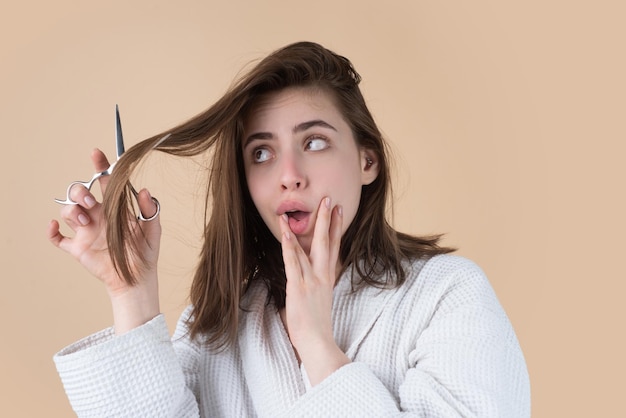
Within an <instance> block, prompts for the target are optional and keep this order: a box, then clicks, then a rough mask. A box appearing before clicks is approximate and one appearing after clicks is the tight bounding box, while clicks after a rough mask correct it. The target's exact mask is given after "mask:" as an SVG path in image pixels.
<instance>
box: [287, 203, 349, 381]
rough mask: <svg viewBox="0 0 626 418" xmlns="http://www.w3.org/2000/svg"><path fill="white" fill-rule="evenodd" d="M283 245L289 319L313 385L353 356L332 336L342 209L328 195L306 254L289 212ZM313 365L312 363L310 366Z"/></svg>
mask: <svg viewBox="0 0 626 418" xmlns="http://www.w3.org/2000/svg"><path fill="white" fill-rule="evenodd" d="M281 218H282V219H281V221H280V225H281V230H282V250H283V260H284V262H285V273H286V275H287V289H286V290H287V297H286V301H285V313H284V321H285V327H286V328H287V332H288V334H289V338H290V340H291V343H292V345H293V346H294V348H295V349H296V351H297V353H298V355H299V357H300V359H301V360H302V362H303V364H304V366H305V368H306V369H307V374H308V377H309V380H310V382H311V384H312V385H316V384H317V383H319V382H321V381H322V380H324V379H325V378H326V377H327V376H328V375H330V374H331V373H333V372H334V371H335V370H337V369H339V368H340V367H341V366H343V365H345V364H347V363H349V362H350V360H349V359H348V358H347V357H346V355H345V354H344V353H343V352H342V351H341V349H339V347H338V346H337V344H336V342H335V339H334V337H333V329H332V318H331V311H332V303H333V288H334V287H335V282H336V280H337V264H338V263H337V261H338V259H339V245H340V242H341V225H342V220H343V219H342V218H343V217H342V209H341V207H340V206H336V207H334V208H333V209H331V201H330V198H328V197H327V198H324V199H323V200H322V202H321V204H320V207H319V209H318V212H317V219H316V221H315V230H314V233H313V240H312V243H311V253H310V254H309V255H307V254H306V253H305V252H304V250H303V249H302V247H301V246H300V244H299V243H298V240H297V239H296V237H295V235H294V234H293V232H291V229H290V228H289V224H288V221H287V219H285V217H284V216H283V217H281ZM307 366H309V367H307Z"/></svg>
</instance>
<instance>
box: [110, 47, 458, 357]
mask: <svg viewBox="0 0 626 418" xmlns="http://www.w3.org/2000/svg"><path fill="white" fill-rule="evenodd" d="M360 81H361V77H360V76H359V74H358V73H357V72H356V71H355V69H354V68H353V66H352V64H351V63H350V61H349V60H348V59H346V58H344V57H342V56H340V55H337V54H335V53H333V52H332V51H329V50H328V49H325V48H324V47H322V46H320V45H318V44H315V43H310V42H300V43H296V44H292V45H289V46H286V47H284V48H282V49H279V50H277V51H275V52H274V53H272V54H270V55H269V56H268V57H266V58H265V59H263V60H261V61H260V62H259V63H258V64H257V65H256V66H255V67H254V68H253V69H252V70H251V71H250V72H248V73H247V74H246V75H244V76H243V77H242V78H240V79H239V81H238V82H236V83H235V84H234V85H233V86H232V87H231V88H230V90H229V91H228V92H227V93H226V94H225V95H224V96H223V97H222V98H221V99H219V100H218V101H217V102H216V103H215V104H214V105H213V106H211V107H210V108H209V109H208V110H206V111H205V112H203V113H201V114H199V115H197V116H195V117H194V118H192V119H191V120H189V121H187V122H185V123H183V124H181V125H179V126H177V127H175V128H173V129H171V130H169V131H167V132H164V133H161V134H159V135H157V136H154V137H152V138H149V139H147V140H145V141H142V142H140V143H139V144H137V145H135V146H134V147H132V148H131V149H129V150H128V151H127V152H126V154H124V157H123V158H122V159H120V161H119V162H118V164H117V167H116V169H115V171H114V174H113V175H112V177H111V180H110V182H109V185H108V189H107V193H106V195H105V197H104V209H105V214H106V219H107V222H108V230H107V238H108V242H109V246H110V248H111V257H112V259H113V262H114V264H115V266H116V269H117V270H118V272H119V273H120V275H121V276H122V277H124V278H125V279H126V280H127V281H128V282H129V283H130V284H134V283H136V278H135V277H134V276H133V273H132V270H131V268H130V255H131V254H133V253H136V252H137V251H136V249H135V248H134V244H133V242H134V241H135V240H134V239H131V238H136V237H132V234H133V231H134V230H136V229H132V228H131V227H130V226H129V224H128V222H127V221H126V220H127V219H128V216H129V215H130V214H131V212H132V211H133V209H132V192H131V189H130V183H129V176H130V174H131V172H132V170H133V169H134V168H135V167H136V165H137V164H138V163H139V161H140V160H141V159H142V158H143V157H144V156H145V155H146V154H147V153H149V152H150V150H152V149H153V148H154V149H156V150H158V151H162V152H166V153H168V154H172V155H177V156H194V155H198V154H200V153H203V152H205V151H207V150H209V149H211V150H213V153H212V165H211V169H210V170H209V178H208V183H207V185H208V189H207V202H206V209H205V225H206V226H205V231H204V243H203V246H202V250H201V253H200V261H199V263H198V268H197V270H196V272H195V276H194V279H193V283H192V286H191V296H190V302H191V304H192V306H193V308H192V315H191V318H190V320H189V328H190V332H191V336H192V337H195V336H198V335H203V336H205V337H206V341H207V342H208V343H209V344H211V345H214V346H216V347H224V346H225V345H227V344H229V343H231V342H233V341H234V339H235V337H236V333H237V326H238V319H239V309H240V308H239V303H240V300H241V297H242V296H243V294H244V293H245V291H246V290H247V288H248V286H249V285H250V283H251V282H252V281H255V280H262V281H263V282H264V283H265V284H266V286H267V287H268V290H269V294H270V296H271V299H272V301H273V303H274V304H275V305H276V307H277V308H281V307H283V306H284V304H285V284H286V278H285V272H284V265H283V261H282V256H281V247H280V243H279V242H278V241H277V240H276V238H274V236H273V235H272V234H271V232H270V231H269V229H268V228H267V226H266V225H265V223H264V222H263V220H262V219H261V216H260V215H259V213H258V211H257V209H256V207H255V206H254V204H253V202H252V199H251V197H250V194H249V192H248V187H247V184H246V180H245V174H244V167H243V161H242V151H241V141H242V136H243V119H244V117H245V115H246V113H247V112H249V111H250V110H251V109H252V108H253V107H254V106H255V103H257V102H258V100H260V99H261V98H262V97H263V96H264V95H266V94H268V93H270V92H275V91H279V90H282V89H284V88H287V87H296V86H297V87H312V88H320V89H323V90H324V91H328V92H330V93H331V94H332V95H333V97H334V99H335V102H336V104H337V106H338V109H339V111H340V112H341V113H342V115H343V117H344V118H345V120H346V121H347V123H348V124H349V126H350V127H351V128H352V131H353V134H354V137H355V139H356V141H357V144H358V145H359V146H360V147H362V148H365V149H368V150H369V151H370V152H372V153H373V154H374V155H375V156H376V163H377V164H378V166H379V173H378V176H377V178H376V180H374V181H373V182H372V183H371V184H369V185H366V186H363V189H362V193H361V202H360V205H359V209H358V211H357V214H356V217H355V219H354V220H353V222H352V224H351V225H350V226H349V227H348V229H347V231H346V233H345V234H344V236H343V238H342V241H341V250H340V258H341V262H342V265H343V266H344V268H346V267H348V266H349V268H351V269H352V270H353V278H354V279H353V282H354V283H353V284H354V285H355V286H357V285H361V284H366V285H372V286H379V287H393V286H399V285H400V284H402V283H403V282H404V280H405V277H406V274H405V271H404V269H403V267H402V262H403V261H404V260H406V259H409V258H424V257H431V256H433V255H436V254H441V253H446V252H449V251H451V249H448V248H442V247H440V246H438V241H439V236H431V237H414V236H410V235H407V234H403V233H399V232H397V231H395V230H394V229H393V228H392V227H391V226H390V225H389V223H388V222H387V220H386V217H385V212H386V207H387V203H388V200H387V199H388V197H389V196H390V193H391V184H390V177H389V164H388V161H387V154H388V153H387V150H386V143H385V141H384V139H383V137H382V135H381V133H380V131H379V130H378V127H377V126H376V124H375V123H374V119H373V118H372V115H371V114H370V112H369V110H368V108H367V105H366V104H365V100H364V99H363V96H362V94H361V91H360V89H359V87H358V85H359V82H360ZM165 134H170V136H169V137H168V138H167V139H166V140H165V141H163V142H161V143H159V144H158V145H156V147H155V144H156V143H157V142H158V140H159V139H160V138H161V137H162V136H163V135H165Z"/></svg>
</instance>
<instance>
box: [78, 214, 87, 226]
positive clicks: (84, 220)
mask: <svg viewBox="0 0 626 418" xmlns="http://www.w3.org/2000/svg"><path fill="white" fill-rule="evenodd" d="M78 222H80V224H81V225H87V224H88V223H89V218H88V217H87V215H83V214H82V213H81V214H80V215H78Z"/></svg>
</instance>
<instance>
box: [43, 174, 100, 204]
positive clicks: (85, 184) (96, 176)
mask: <svg viewBox="0 0 626 418" xmlns="http://www.w3.org/2000/svg"><path fill="white" fill-rule="evenodd" d="M110 170H111V167H109V168H108V169H106V170H104V171H101V172H100V173H96V174H94V175H93V177H92V178H91V180H89V181H73V182H71V183H70V185H69V186H67V193H66V195H65V200H61V199H54V201H55V202H57V203H60V204H62V205H78V202H74V201H73V200H72V198H71V197H70V192H71V190H72V187H74V186H76V185H77V184H80V185H81V186H83V187H85V188H86V189H87V190H91V186H93V183H94V182H95V181H96V180H98V179H99V178H100V177H102V176H108V175H109V174H110Z"/></svg>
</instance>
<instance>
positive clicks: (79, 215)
mask: <svg viewBox="0 0 626 418" xmlns="http://www.w3.org/2000/svg"><path fill="white" fill-rule="evenodd" d="M61 218H63V221H64V222H65V223H66V224H67V225H68V226H69V227H70V228H72V230H74V231H76V229H77V228H78V227H80V226H86V225H89V223H91V218H90V217H89V215H88V214H87V213H86V212H85V210H84V209H83V208H82V207H81V206H79V205H67V206H65V207H63V209H61Z"/></svg>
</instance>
